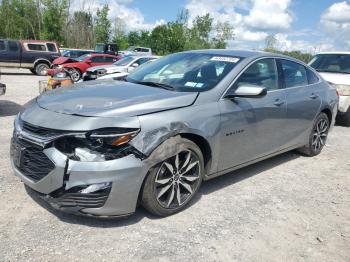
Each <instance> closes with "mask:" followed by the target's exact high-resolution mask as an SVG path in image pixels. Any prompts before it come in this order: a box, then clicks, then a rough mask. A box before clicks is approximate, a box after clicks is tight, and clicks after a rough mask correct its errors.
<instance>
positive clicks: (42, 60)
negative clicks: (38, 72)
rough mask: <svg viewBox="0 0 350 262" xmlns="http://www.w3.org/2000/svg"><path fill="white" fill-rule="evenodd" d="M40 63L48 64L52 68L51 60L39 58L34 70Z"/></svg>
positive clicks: (35, 62) (34, 64)
mask: <svg viewBox="0 0 350 262" xmlns="http://www.w3.org/2000/svg"><path fill="white" fill-rule="evenodd" d="M39 63H44V64H47V65H48V66H49V67H50V66H51V62H50V61H49V60H47V59H45V58H38V59H37V60H35V61H34V63H33V68H35V67H36V66H37V64H39Z"/></svg>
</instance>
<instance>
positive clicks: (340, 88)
mask: <svg viewBox="0 0 350 262" xmlns="http://www.w3.org/2000/svg"><path fill="white" fill-rule="evenodd" d="M335 87H336V89H337V92H338V94H339V95H341V96H350V85H335Z"/></svg>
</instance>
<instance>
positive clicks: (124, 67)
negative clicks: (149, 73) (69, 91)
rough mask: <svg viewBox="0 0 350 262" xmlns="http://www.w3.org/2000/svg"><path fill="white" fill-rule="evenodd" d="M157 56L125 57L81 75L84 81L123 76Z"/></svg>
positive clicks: (92, 68)
mask: <svg viewBox="0 0 350 262" xmlns="http://www.w3.org/2000/svg"><path fill="white" fill-rule="evenodd" d="M158 58H159V56H125V57H124V58H122V59H120V60H119V61H117V62H115V63H113V64H112V65H108V66H94V67H90V68H89V69H88V70H86V72H85V73H84V75H83V80H84V81H89V80H95V79H98V78H103V79H106V78H113V77H120V76H125V75H127V74H129V73H130V72H132V71H133V70H135V68H137V67H139V66H140V65H142V64H144V63H147V62H149V61H154V60H156V59H158Z"/></svg>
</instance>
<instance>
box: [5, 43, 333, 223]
mask: <svg viewBox="0 0 350 262" xmlns="http://www.w3.org/2000/svg"><path fill="white" fill-rule="evenodd" d="M337 104H338V97H337V94H336V90H335V89H334V88H332V87H331V86H329V85H328V83H327V82H325V81H324V80H323V79H322V78H321V77H320V76H319V75H318V73H317V72H316V71H315V70H313V69H312V68H310V67H309V66H308V65H306V64H304V63H302V62H300V61H298V60H295V59H292V58H289V57H285V56H280V55H276V54H270V53H262V52H251V51H234V50H201V51H190V52H183V53H177V54H172V55H169V56H166V57H164V58H161V59H159V60H157V61H155V62H153V63H150V64H148V65H145V66H144V67H142V68H140V69H139V70H137V71H135V72H133V73H131V74H130V75H129V76H128V77H126V78H125V79H124V80H123V81H113V80H107V81H98V82H96V81H91V82H85V83H79V84H76V85H74V86H72V87H68V88H63V89H57V90H55V91H51V92H47V93H45V94H43V95H41V96H39V97H38V98H36V99H35V100H33V101H31V102H30V103H28V104H27V107H26V110H25V111H24V112H23V113H21V114H20V115H18V116H17V118H16V120H15V130H14V135H13V138H12V146H11V161H12V166H13V169H14V171H15V174H16V175H17V176H18V177H19V178H20V179H21V180H22V181H23V182H24V183H25V185H26V186H27V187H28V189H29V190H30V191H32V192H33V193H35V194H38V195H39V196H41V197H42V198H44V199H45V200H46V201H48V202H49V203H50V204H51V205H52V206H54V207H55V208H57V209H60V210H63V211H66V212H73V213H77V214H85V215H93V216H123V215H129V214H131V213H133V212H135V209H136V206H137V204H138V203H141V204H142V205H143V206H144V207H145V208H146V209H147V210H149V211H150V212H151V213H153V214H156V215H159V216H167V215H171V214H174V213H176V212H178V211H180V210H182V209H184V208H185V207H186V206H187V205H188V204H189V202H190V201H191V199H193V196H194V195H195V194H196V193H197V192H198V189H199V187H200V185H201V182H202V181H203V180H209V179H211V178H214V177H217V176H219V175H222V174H225V173H228V172H230V171H232V170H236V169H238V168H241V167H244V166H247V165H250V164H252V163H255V162H258V161H261V160H263V159H266V158H269V157H272V156H275V155H277V154H281V153H283V152H286V151H289V150H293V149H298V150H299V151H300V152H301V153H303V154H304V155H307V156H315V155H317V154H319V153H320V152H321V150H322V148H323V147H324V145H325V143H326V139H327V134H328V131H329V130H330V128H331V127H332V125H333V124H334V119H335V115H336V112H337ZM212 183H215V181H212Z"/></svg>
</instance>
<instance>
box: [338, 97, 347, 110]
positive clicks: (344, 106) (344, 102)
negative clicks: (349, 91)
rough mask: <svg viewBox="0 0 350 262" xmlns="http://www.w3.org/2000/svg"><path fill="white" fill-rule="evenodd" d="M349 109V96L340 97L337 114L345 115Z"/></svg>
mask: <svg viewBox="0 0 350 262" xmlns="http://www.w3.org/2000/svg"><path fill="white" fill-rule="evenodd" d="M349 107H350V96H340V97H339V108H338V110H339V112H341V113H346V112H347V111H348V108H349Z"/></svg>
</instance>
